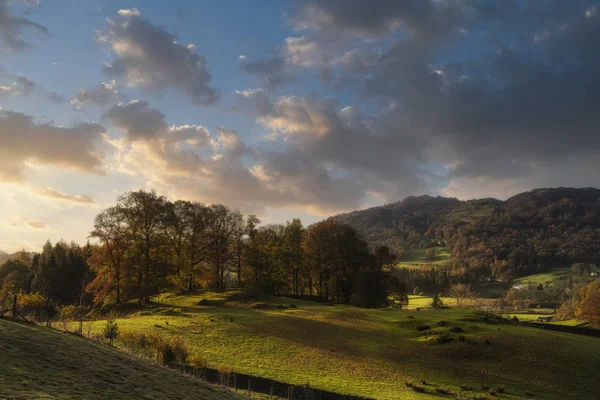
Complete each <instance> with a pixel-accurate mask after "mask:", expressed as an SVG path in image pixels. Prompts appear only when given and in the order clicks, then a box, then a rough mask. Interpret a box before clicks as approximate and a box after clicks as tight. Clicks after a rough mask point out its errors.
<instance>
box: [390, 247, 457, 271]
mask: <svg viewBox="0 0 600 400" xmlns="http://www.w3.org/2000/svg"><path fill="white" fill-rule="evenodd" d="M442 249H443V248H442V247H437V250H438V251H440V253H439V254H438V255H437V256H436V257H435V258H433V259H428V258H427V257H425V251H426V249H414V250H407V251H406V252H405V254H404V255H403V256H402V258H401V259H400V260H399V261H398V266H400V267H402V266H411V267H415V266H417V267H418V266H420V265H440V264H444V263H445V262H446V261H448V259H450V256H451V254H450V253H448V252H446V251H442Z"/></svg>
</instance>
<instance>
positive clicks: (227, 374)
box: [217, 365, 233, 386]
mask: <svg viewBox="0 0 600 400" xmlns="http://www.w3.org/2000/svg"><path fill="white" fill-rule="evenodd" d="M217 371H219V384H221V385H223V386H231V377H232V375H233V368H231V367H230V366H228V365H220V366H219V368H217Z"/></svg>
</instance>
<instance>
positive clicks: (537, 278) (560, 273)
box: [513, 268, 570, 286]
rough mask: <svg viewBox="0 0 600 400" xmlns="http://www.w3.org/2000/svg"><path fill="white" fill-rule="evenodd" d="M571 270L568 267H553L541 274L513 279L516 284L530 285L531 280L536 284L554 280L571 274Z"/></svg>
mask: <svg viewBox="0 0 600 400" xmlns="http://www.w3.org/2000/svg"><path fill="white" fill-rule="evenodd" d="M569 273H570V270H569V269H568V268H553V269H551V270H550V271H548V272H542V273H539V274H533V275H527V276H523V277H521V278H516V279H513V284H514V285H524V286H526V285H528V284H529V283H530V282H531V283H533V284H534V285H538V284H540V283H541V284H542V285H543V284H545V283H546V282H554V281H556V280H557V279H560V278H564V277H566V276H567V275H569Z"/></svg>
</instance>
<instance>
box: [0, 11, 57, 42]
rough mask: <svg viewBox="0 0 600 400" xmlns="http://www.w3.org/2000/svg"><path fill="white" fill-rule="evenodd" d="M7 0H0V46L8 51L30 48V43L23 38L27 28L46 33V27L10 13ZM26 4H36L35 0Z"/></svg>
mask: <svg viewBox="0 0 600 400" xmlns="http://www.w3.org/2000/svg"><path fill="white" fill-rule="evenodd" d="M8 3H9V2H8V0H0V46H1V47H3V48H5V49H7V50H9V51H21V50H26V49H29V48H31V43H29V41H27V39H26V38H25V32H26V31H28V30H31V31H35V32H39V33H43V34H45V35H48V34H49V32H48V29H47V28H46V27H45V26H43V25H40V24H37V23H35V22H33V21H31V20H29V19H27V18H24V17H18V16H14V15H11V14H10V12H9V9H8ZM27 4H28V5H37V2H35V3H32V2H31V1H28V2H27Z"/></svg>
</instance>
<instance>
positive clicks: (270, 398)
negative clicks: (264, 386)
mask: <svg viewBox="0 0 600 400" xmlns="http://www.w3.org/2000/svg"><path fill="white" fill-rule="evenodd" d="M269 400H273V384H272V383H271V393H270V394H269Z"/></svg>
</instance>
